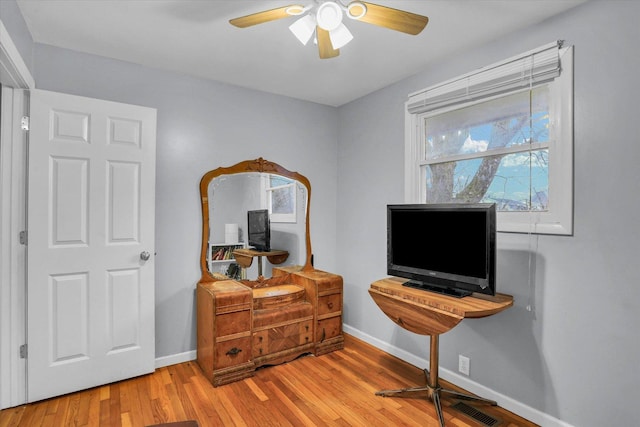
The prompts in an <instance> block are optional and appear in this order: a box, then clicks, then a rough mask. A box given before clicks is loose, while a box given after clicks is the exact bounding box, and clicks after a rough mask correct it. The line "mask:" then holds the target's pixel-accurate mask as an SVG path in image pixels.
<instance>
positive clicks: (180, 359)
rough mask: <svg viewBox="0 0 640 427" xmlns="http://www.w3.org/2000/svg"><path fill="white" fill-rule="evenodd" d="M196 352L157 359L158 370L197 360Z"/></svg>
mask: <svg viewBox="0 0 640 427" xmlns="http://www.w3.org/2000/svg"><path fill="white" fill-rule="evenodd" d="M196 356H197V353H196V350H191V351H185V352H184V353H178V354H172V355H170V356H162V357H158V358H156V369H158V368H164V367H165V366H171V365H177V364H178V363H184V362H191V361H192V360H196Z"/></svg>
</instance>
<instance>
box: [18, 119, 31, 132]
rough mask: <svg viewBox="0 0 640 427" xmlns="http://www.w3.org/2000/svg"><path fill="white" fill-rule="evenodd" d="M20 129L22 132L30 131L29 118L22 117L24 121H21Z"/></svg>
mask: <svg viewBox="0 0 640 427" xmlns="http://www.w3.org/2000/svg"><path fill="white" fill-rule="evenodd" d="M20 129H22V130H26V131H28V130H29V116H22V119H21V120H20Z"/></svg>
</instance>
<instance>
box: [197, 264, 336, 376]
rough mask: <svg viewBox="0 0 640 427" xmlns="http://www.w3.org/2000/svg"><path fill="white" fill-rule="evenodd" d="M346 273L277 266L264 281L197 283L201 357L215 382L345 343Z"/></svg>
mask: <svg viewBox="0 0 640 427" xmlns="http://www.w3.org/2000/svg"><path fill="white" fill-rule="evenodd" d="M342 287H343V285H342V277H341V276H339V275H336V274H332V273H327V272H324V271H320V270H306V271H302V270H301V269H300V267H284V268H274V269H273V278H271V279H268V280H264V281H242V282H237V281H234V280H220V281H212V282H200V283H199V284H198V287H197V318H198V321H197V339H198V350H197V361H198V364H199V365H200V367H201V368H202V370H203V372H204V374H205V376H206V377H207V378H208V379H209V381H211V382H212V383H213V385H214V386H218V385H222V384H226V383H230V382H233V381H236V380H239V379H242V378H246V377H249V376H252V375H253V372H254V371H255V369H256V368H258V367H260V366H264V365H273V364H279V363H284V362H288V361H290V360H293V359H295V358H296V357H298V356H300V355H303V354H314V355H316V356H318V355H321V354H325V353H328V352H331V351H333V350H337V349H341V348H343V347H344V337H343V334H342V292H343V289H342Z"/></svg>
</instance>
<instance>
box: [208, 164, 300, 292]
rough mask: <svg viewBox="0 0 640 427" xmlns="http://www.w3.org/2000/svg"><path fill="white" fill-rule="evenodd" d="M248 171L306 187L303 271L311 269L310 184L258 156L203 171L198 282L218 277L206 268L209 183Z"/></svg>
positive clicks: (296, 174) (294, 173)
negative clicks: (200, 272)
mask: <svg viewBox="0 0 640 427" xmlns="http://www.w3.org/2000/svg"><path fill="white" fill-rule="evenodd" d="M249 172H258V173H270V174H275V175H281V176H284V177H287V178H291V179H294V180H296V181H298V182H300V183H301V184H302V185H304V186H305V188H306V189H307V204H306V209H305V211H306V212H305V243H306V249H307V258H306V261H305V264H304V266H303V267H302V270H303V271H308V270H313V266H312V264H311V254H312V251H311V235H310V232H309V210H310V207H311V184H310V183H309V180H308V179H307V177H305V176H304V175H301V174H299V173H298V172H292V171H290V170H287V169H285V168H283V167H282V166H280V165H279V164H277V163H273V162H270V161H268V160H265V159H263V158H262V157H259V158H257V159H255V160H245V161H243V162H240V163H237V164H235V165H233V166H229V167H219V168H217V169H213V170H210V171H209V172H207V173H205V174H204V176H203V177H202V179H201V180H200V201H201V207H202V248H201V252H200V269H201V270H202V278H201V279H200V282H214V281H218V280H219V279H215V278H214V277H213V275H212V274H211V272H209V269H208V268H207V250H208V246H209V241H208V240H209V231H210V230H209V220H210V218H209V184H210V183H211V181H213V179H214V178H217V177H219V176H222V175H234V174H242V173H249Z"/></svg>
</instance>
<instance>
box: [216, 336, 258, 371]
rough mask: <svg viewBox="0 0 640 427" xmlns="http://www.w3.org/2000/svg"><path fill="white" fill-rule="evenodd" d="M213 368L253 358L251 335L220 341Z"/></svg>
mask: <svg viewBox="0 0 640 427" xmlns="http://www.w3.org/2000/svg"><path fill="white" fill-rule="evenodd" d="M215 351H216V359H215V363H214V365H215V366H214V367H213V370H214V371H215V370H216V369H222V368H227V367H229V366H235V365H240V364H242V363H246V362H248V361H249V360H251V337H245V338H238V339H235V340H229V341H222V342H218V343H217V345H216V350H215Z"/></svg>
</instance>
